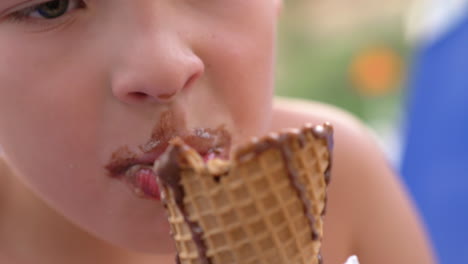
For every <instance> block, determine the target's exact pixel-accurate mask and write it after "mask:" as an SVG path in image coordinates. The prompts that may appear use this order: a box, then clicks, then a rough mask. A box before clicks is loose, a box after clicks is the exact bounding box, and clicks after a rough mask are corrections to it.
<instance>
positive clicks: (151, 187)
mask: <svg viewBox="0 0 468 264" xmlns="http://www.w3.org/2000/svg"><path fill="white" fill-rule="evenodd" d="M135 178H136V185H137V187H138V188H139V189H140V190H141V191H142V192H143V194H144V196H146V197H148V198H153V199H156V200H161V197H160V194H159V187H158V184H157V182H156V175H155V174H154V172H153V170H152V169H150V168H144V169H140V170H138V171H137V172H136V175H135Z"/></svg>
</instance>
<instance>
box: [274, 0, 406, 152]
mask: <svg viewBox="0 0 468 264" xmlns="http://www.w3.org/2000/svg"><path fill="white" fill-rule="evenodd" d="M408 2H409V1H401V0H386V1H385V2H382V1H378V0H353V1H345V0H291V1H288V0H286V1H285V5H284V9H283V12H282V19H281V22H280V25H279V42H278V43H279V45H278V52H279V55H278V72H277V88H276V93H277V95H280V96H288V97H296V98H304V99H312V100H318V101H322V102H326V103H330V104H333V105H336V106H338V107H340V108H343V109H346V110H348V111H350V112H351V113H353V114H355V115H356V116H357V117H359V118H360V119H362V120H363V121H364V122H366V123H367V124H368V125H369V126H370V127H371V128H373V129H374V130H375V132H376V134H377V135H378V136H379V138H380V139H381V141H382V142H383V144H384V145H385V146H384V148H386V149H387V150H389V149H392V150H389V151H393V152H394V151H396V150H395V149H394V148H395V146H392V144H394V142H392V141H394V139H392V138H394V137H395V135H394V134H395V133H396V129H397V127H398V123H399V119H400V116H401V110H402V105H403V104H404V103H403V102H404V99H403V98H404V96H403V95H404V84H405V79H406V76H405V72H406V70H407V68H408V66H407V61H408V58H409V55H410V47H409V44H408V42H407V41H406V40H405V34H404V28H405V27H404V21H405V20H404V18H405V14H406V13H407V11H408V8H409V7H408Z"/></svg>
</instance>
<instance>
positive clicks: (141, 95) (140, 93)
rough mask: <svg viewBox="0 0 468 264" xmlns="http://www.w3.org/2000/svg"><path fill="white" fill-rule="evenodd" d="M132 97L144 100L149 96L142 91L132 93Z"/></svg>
mask: <svg viewBox="0 0 468 264" xmlns="http://www.w3.org/2000/svg"><path fill="white" fill-rule="evenodd" d="M130 97H131V98H132V99H135V100H142V99H145V98H146V97H148V95H147V94H146V93H142V92H133V93H130Z"/></svg>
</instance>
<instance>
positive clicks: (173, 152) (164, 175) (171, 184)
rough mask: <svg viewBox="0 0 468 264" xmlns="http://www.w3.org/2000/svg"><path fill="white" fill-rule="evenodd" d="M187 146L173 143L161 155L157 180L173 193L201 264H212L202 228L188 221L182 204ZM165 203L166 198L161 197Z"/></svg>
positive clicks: (178, 259) (177, 257) (178, 261)
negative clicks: (183, 169) (183, 168)
mask: <svg viewBox="0 0 468 264" xmlns="http://www.w3.org/2000/svg"><path fill="white" fill-rule="evenodd" d="M187 149H188V147H187V146H186V145H184V144H183V143H182V142H181V143H175V145H173V146H171V147H170V149H168V151H167V152H166V153H165V154H164V155H163V157H161V162H160V164H161V165H162V166H160V167H159V168H158V171H157V175H158V178H159V182H160V183H161V184H162V186H163V187H164V188H170V189H171V190H172V191H173V194H174V200H175V203H176V205H177V207H178V208H179V210H180V211H181V213H182V215H183V217H184V221H185V223H186V224H187V225H188V226H189V229H190V232H191V234H192V238H193V242H194V243H195V246H196V247H197V251H198V255H199V258H200V261H201V263H202V264H212V261H211V259H210V258H208V256H207V251H208V249H207V247H206V244H205V241H204V240H203V229H202V228H201V227H200V225H199V224H198V223H197V222H193V221H190V219H189V218H188V214H187V211H186V208H185V205H184V197H185V191H184V188H183V186H182V184H181V182H180V181H181V173H180V171H181V170H182V167H181V164H186V161H184V160H181V157H182V156H183V155H182V152H184V151H187ZM163 201H164V202H165V203H166V199H165V198H163ZM176 263H178V264H179V263H181V261H180V257H179V255H178V254H177V256H176Z"/></svg>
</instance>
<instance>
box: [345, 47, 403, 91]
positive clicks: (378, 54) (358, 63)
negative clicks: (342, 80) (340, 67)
mask: <svg viewBox="0 0 468 264" xmlns="http://www.w3.org/2000/svg"><path fill="white" fill-rule="evenodd" d="M402 68H403V58H402V56H401V55H400V54H399V53H398V52H397V51H395V50H394V49H392V48H390V47H386V46H379V47H371V48H367V49H365V50H363V51H361V52H359V53H358V54H357V55H356V56H355V57H354V59H353V61H352V62H351V65H350V78H351V82H352V83H353V85H354V87H355V88H356V89H357V90H358V92H359V93H361V94H363V95H366V96H382V95H385V94H388V93H389V92H392V91H394V89H396V87H397V86H398V84H399V82H400V81H401V78H402Z"/></svg>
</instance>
